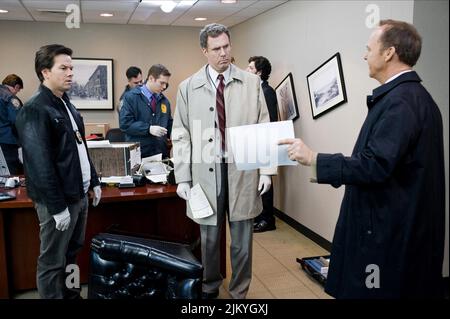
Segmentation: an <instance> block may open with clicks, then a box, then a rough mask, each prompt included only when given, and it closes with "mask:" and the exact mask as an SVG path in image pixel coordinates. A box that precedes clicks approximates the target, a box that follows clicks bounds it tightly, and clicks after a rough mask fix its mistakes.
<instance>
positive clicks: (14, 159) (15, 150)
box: [0, 143, 23, 175]
mask: <svg viewBox="0 0 450 319" xmlns="http://www.w3.org/2000/svg"><path fill="white" fill-rule="evenodd" d="M0 147H1V148H2V152H3V155H4V156H5V160H6V163H7V164H8V169H9V174H10V175H22V174H23V165H22V163H21V162H20V161H19V146H18V145H15V144H3V143H1V144H0Z"/></svg>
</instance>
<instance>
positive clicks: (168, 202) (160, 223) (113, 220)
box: [0, 185, 226, 298]
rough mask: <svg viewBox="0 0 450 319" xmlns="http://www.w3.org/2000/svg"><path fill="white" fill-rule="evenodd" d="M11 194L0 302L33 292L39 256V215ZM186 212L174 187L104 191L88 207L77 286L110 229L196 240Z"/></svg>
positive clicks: (21, 196) (3, 219)
mask: <svg viewBox="0 0 450 319" xmlns="http://www.w3.org/2000/svg"><path fill="white" fill-rule="evenodd" d="M2 191H4V190H3V189H2ZM10 193H11V194H14V195H15V196H16V197H17V198H16V199H15V200H12V201H4V202H0V298H9V297H11V296H12V295H13V293H15V292H17V291H20V290H27V289H35V288H36V264H37V257H38V256H39V222H38V218H37V214H36V211H35V209H34V206H33V203H32V201H31V200H30V199H29V197H28V196H27V193H26V189H25V188H24V187H20V188H18V189H14V190H11V191H10ZM185 209H186V203H185V201H184V200H182V199H180V198H179V197H178V196H177V195H176V186H171V185H169V186H160V185H147V186H142V187H136V188H126V189H119V188H116V187H103V188H102V199H101V201H100V204H99V206H97V207H92V206H91V205H90V206H89V214H88V221H87V227H86V239H85V245H84V247H83V249H82V251H81V253H80V255H79V258H78V264H79V266H80V273H81V282H83V283H86V282H87V278H88V271H89V268H88V267H89V249H90V242H91V239H92V237H94V236H95V235H96V234H98V233H101V232H108V231H110V230H111V228H113V229H114V230H115V231H116V232H117V231H118V232H123V233H125V234H126V233H130V234H140V235H147V236H148V237H153V238H154V237H157V238H161V239H165V240H172V241H177V242H187V243H193V242H195V241H196V240H198V239H199V237H200V231H199V226H198V224H196V223H195V222H193V221H192V220H191V219H189V218H188V217H187V216H186V211H185ZM222 230H223V231H222V241H221V251H222V254H221V255H222V256H221V270H222V273H223V275H224V276H225V269H226V268H225V256H226V254H225V227H222ZM199 254H200V249H198V250H197V253H196V255H197V257H198V258H200V255H199Z"/></svg>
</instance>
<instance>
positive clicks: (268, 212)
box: [255, 185, 275, 224]
mask: <svg viewBox="0 0 450 319" xmlns="http://www.w3.org/2000/svg"><path fill="white" fill-rule="evenodd" d="M261 198H262V204H263V210H262V212H261V214H259V215H258V216H256V218H255V223H259V222H260V221H262V220H265V221H266V222H267V223H268V224H275V217H274V212H273V187H272V185H270V189H269V190H268V191H267V192H266V193H265V194H263V195H262V196H261Z"/></svg>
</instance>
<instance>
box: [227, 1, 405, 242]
mask: <svg viewBox="0 0 450 319" xmlns="http://www.w3.org/2000/svg"><path fill="white" fill-rule="evenodd" d="M370 3H375V4H377V5H378V6H379V8H380V13H381V18H388V17H390V18H394V19H400V20H405V21H408V22H412V18H413V2H412V1H290V2H288V3H286V4H284V5H282V6H280V7H277V8H276V9H274V10H271V11H269V12H267V13H265V14H262V15H260V16H258V17H256V18H254V19H251V20H249V21H247V22H244V23H242V24H240V25H238V26H236V27H233V28H232V43H233V50H234V53H233V54H234V55H235V57H236V60H237V64H238V65H240V66H242V67H244V66H245V65H246V64H247V59H248V57H249V56H251V55H264V56H266V57H267V58H268V59H269V60H270V61H271V62H272V67H273V71H272V76H271V78H270V79H269V82H271V84H272V86H273V87H275V86H276V85H277V83H279V81H281V80H282V79H283V78H284V76H285V75H286V74H287V73H289V72H292V74H293V77H294V83H295V91H296V94H297V100H298V104H299V113H300V118H299V119H298V120H296V121H295V122H294V128H295V135H296V136H298V137H301V138H302V139H303V140H304V141H305V143H306V144H308V145H310V146H311V147H312V148H313V149H314V150H316V151H319V152H327V153H335V152H342V153H343V154H346V155H349V154H351V151H352V148H353V145H354V143H355V141H356V138H357V135H358V132H359V130H360V128H361V125H362V123H363V121H364V119H365V117H366V114H367V107H366V103H365V101H366V95H368V94H371V92H372V90H373V89H374V88H375V87H377V86H378V83H377V82H376V81H375V80H372V79H370V78H369V77H368V69H367V65H366V62H365V61H364V60H363V58H362V57H363V55H364V53H365V46H366V43H367V39H368V37H369V34H370V33H371V30H370V29H368V28H367V27H366V25H365V20H366V17H367V13H366V12H365V9H366V6H367V5H368V4H370ZM336 52H340V54H341V58H342V67H343V72H344V78H345V85H346V87H347V97H348V103H346V104H343V105H341V106H339V107H338V108H336V109H334V110H333V111H331V112H329V113H327V114H325V115H323V116H322V117H319V118H318V119H316V120H313V118H312V115H311V107H310V101H309V97H308V93H307V83H306V76H307V75H308V74H309V73H311V72H312V71H313V70H315V69H316V68H317V67H318V66H319V65H321V64H322V63H323V62H324V61H326V60H327V59H328V58H330V57H331V56H332V55H333V54H335V53H336ZM310 176H311V174H310V169H309V168H305V167H301V166H298V167H284V168H281V169H280V170H279V176H278V178H277V182H276V183H275V188H274V192H275V206H276V207H277V208H278V209H280V210H281V211H283V212H285V213H286V214H287V215H289V216H290V217H292V218H293V219H295V220H296V221H298V222H300V223H301V224H303V225H305V226H306V227H308V228H309V229H311V230H313V231H314V232H316V233H317V234H319V235H321V236H322V237H324V238H325V239H327V240H329V241H331V240H332V238H333V233H334V228H335V224H336V221H337V217H338V214H339V208H340V204H341V201H342V196H343V191H344V188H343V187H341V188H339V189H337V190H336V189H334V188H332V187H331V186H328V185H318V184H312V183H310V182H309V178H310Z"/></svg>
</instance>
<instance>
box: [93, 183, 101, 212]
mask: <svg viewBox="0 0 450 319" xmlns="http://www.w3.org/2000/svg"><path fill="white" fill-rule="evenodd" d="M101 198H102V188H101V187H100V186H95V187H94V199H93V200H92V206H94V207H95V206H97V205H98V203H99V202H100V199H101Z"/></svg>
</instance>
